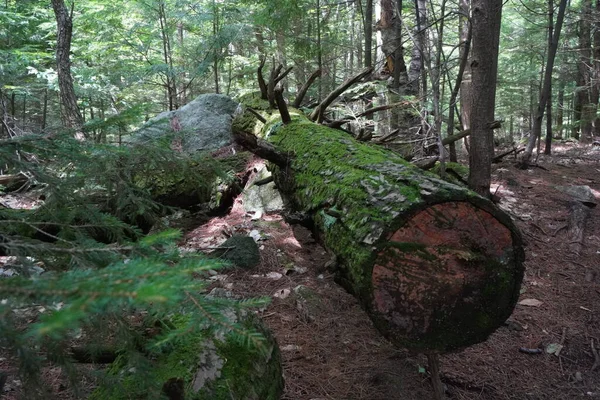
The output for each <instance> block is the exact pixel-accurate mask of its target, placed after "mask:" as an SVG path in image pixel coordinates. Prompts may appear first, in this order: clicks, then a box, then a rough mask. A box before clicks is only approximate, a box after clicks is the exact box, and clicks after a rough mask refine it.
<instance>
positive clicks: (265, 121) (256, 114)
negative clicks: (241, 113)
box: [246, 107, 267, 124]
mask: <svg viewBox="0 0 600 400" xmlns="http://www.w3.org/2000/svg"><path fill="white" fill-rule="evenodd" d="M246 111H248V112H249V113H250V114H252V115H254V116H255V117H256V118H257V119H258V120H259V121H260V122H262V123H263V124H266V123H267V119H266V118H265V117H263V116H262V115H260V114H259V113H258V112H256V110H253V109H252V108H250V107H248V108H246Z"/></svg>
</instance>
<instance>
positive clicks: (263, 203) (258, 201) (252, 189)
mask: <svg viewBox="0 0 600 400" xmlns="http://www.w3.org/2000/svg"><path fill="white" fill-rule="evenodd" d="M270 176H271V172H269V170H267V167H266V166H265V165H264V164H263V165H261V166H259V167H258V171H257V173H256V175H255V176H254V177H253V178H251V179H250V180H249V181H248V184H247V185H246V189H245V190H244V193H243V196H244V197H243V198H244V209H245V210H246V212H251V213H255V214H259V215H262V214H269V213H274V212H278V211H281V210H283V208H284V207H283V200H282V199H281V195H280V194H279V191H278V190H277V187H276V186H275V183H274V182H269V183H266V184H264V185H255V184H254V183H255V182H259V181H261V180H263V179H266V178H268V177H270Z"/></svg>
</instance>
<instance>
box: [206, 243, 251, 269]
mask: <svg viewBox="0 0 600 400" xmlns="http://www.w3.org/2000/svg"><path fill="white" fill-rule="evenodd" d="M210 256H211V257H217V258H221V259H223V260H227V261H229V262H231V263H232V264H234V265H235V266H236V267H240V268H252V267H254V266H256V265H257V264H258V263H259V262H260V252H259V250H258V245H257V244H256V242H255V241H254V239H252V238H251V237H250V236H242V235H234V236H232V237H230V238H229V239H227V240H226V241H225V242H223V244H222V245H220V246H219V248H218V249H216V250H215V251H213V252H212V253H210Z"/></svg>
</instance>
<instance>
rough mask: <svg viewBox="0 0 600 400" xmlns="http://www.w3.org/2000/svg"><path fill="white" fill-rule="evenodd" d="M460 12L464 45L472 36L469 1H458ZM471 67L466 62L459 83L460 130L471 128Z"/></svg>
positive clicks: (464, 48) (461, 54)
mask: <svg viewBox="0 0 600 400" xmlns="http://www.w3.org/2000/svg"><path fill="white" fill-rule="evenodd" d="M459 10H460V19H459V25H460V28H459V29H460V41H461V43H466V42H467V38H468V36H469V35H471V34H472V29H471V21H470V15H471V0H460V3H459ZM469 51H470V49H469V50H468V49H467V48H466V45H465V46H461V48H460V56H461V57H464V53H465V52H469ZM471 97H472V90H471V65H470V63H468V62H467V65H466V66H465V71H464V72H463V78H462V81H461V83H460V117H461V121H462V129H463V130H465V129H469V128H470V127H471ZM465 147H467V148H468V141H467V139H465Z"/></svg>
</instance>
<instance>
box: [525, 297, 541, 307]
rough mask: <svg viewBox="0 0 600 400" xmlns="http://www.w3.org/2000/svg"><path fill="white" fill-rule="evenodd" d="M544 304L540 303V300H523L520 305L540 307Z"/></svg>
mask: <svg viewBox="0 0 600 400" xmlns="http://www.w3.org/2000/svg"><path fill="white" fill-rule="evenodd" d="M542 304H544V302H542V301H539V300H538V299H525V300H521V301H520V302H519V305H522V306H529V307H539V306H541V305H542Z"/></svg>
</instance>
